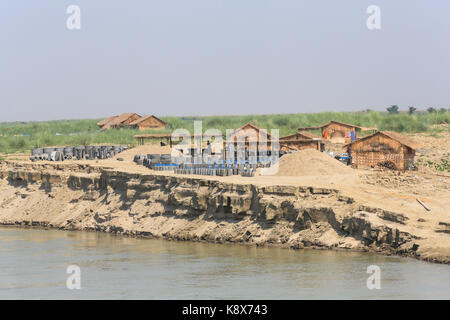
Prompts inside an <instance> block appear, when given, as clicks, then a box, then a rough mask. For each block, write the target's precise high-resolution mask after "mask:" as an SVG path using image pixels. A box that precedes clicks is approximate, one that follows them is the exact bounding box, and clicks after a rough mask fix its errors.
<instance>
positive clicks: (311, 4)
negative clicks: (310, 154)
mask: <svg viewBox="0 0 450 320" xmlns="http://www.w3.org/2000/svg"><path fill="white" fill-rule="evenodd" d="M71 4H76V5H78V6H79V7H80V8H81V30H72V31H71V30H68V29H67V27H66V20H67V18H68V17H69V15H68V14H66V9H67V7H68V6H69V5H71ZM372 4H375V5H378V6H379V7H380V8H381V30H369V29H368V28H367V26H366V20H367V17H368V16H369V15H368V14H367V13H366V9H367V7H368V6H369V5H372ZM0 40H1V44H0V72H1V73H0V74H1V76H0V86H1V87H0V110H1V117H0V122H2V121H14V120H50V119H69V118H99V117H103V116H107V115H111V114H119V113H123V112H137V113H140V114H155V115H159V116H164V115H213V114H218V115H220V114H251V113H297V112H317V111H345V110H362V109H366V108H372V109H378V110H384V109H385V107H386V106H388V105H391V104H398V105H399V106H400V107H401V108H406V107H407V106H408V105H414V106H416V107H418V108H423V107H429V106H433V107H450V1H448V0H434V1H427V0H420V1H414V0H395V1H393V0H371V1H365V0H353V1H351V0H342V1H336V0H328V1H320V0H319V1H313V0H309V1H303V0H142V1H138V0H130V1H125V0H121V1H115V0H70V1H64V0H39V1H30V0H2V1H1V2H0Z"/></svg>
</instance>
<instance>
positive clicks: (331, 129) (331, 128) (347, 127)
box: [297, 120, 376, 143]
mask: <svg viewBox="0 0 450 320" xmlns="http://www.w3.org/2000/svg"><path fill="white" fill-rule="evenodd" d="M372 129H376V128H370V130H372ZM297 130H298V131H299V132H301V131H306V130H321V133H322V137H323V138H324V139H326V140H329V141H331V142H333V143H349V142H351V138H350V137H351V134H353V136H354V139H356V138H357V137H356V133H357V131H364V130H369V128H363V127H360V126H356V125H353V124H348V123H344V122H339V121H334V120H332V121H330V122H328V123H325V124H323V125H321V126H315V127H303V128H298V129H297Z"/></svg>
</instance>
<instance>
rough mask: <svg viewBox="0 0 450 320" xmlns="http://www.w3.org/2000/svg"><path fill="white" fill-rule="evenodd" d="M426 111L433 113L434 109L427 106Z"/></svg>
mask: <svg viewBox="0 0 450 320" xmlns="http://www.w3.org/2000/svg"><path fill="white" fill-rule="evenodd" d="M427 111H428V112H429V113H433V112H436V109H435V108H433V107H429V108H428V109H427Z"/></svg>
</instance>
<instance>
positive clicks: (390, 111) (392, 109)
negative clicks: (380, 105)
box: [386, 104, 398, 114]
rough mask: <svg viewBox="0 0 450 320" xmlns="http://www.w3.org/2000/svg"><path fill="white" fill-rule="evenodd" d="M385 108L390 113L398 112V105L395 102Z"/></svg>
mask: <svg viewBox="0 0 450 320" xmlns="http://www.w3.org/2000/svg"><path fill="white" fill-rule="evenodd" d="M386 110H387V111H388V112H389V113H390V114H396V113H398V106H397V105H396V104H393V105H392V106H390V107H389V108H386Z"/></svg>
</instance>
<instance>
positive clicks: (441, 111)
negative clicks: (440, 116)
mask: <svg viewBox="0 0 450 320" xmlns="http://www.w3.org/2000/svg"><path fill="white" fill-rule="evenodd" d="M446 112H447V109H445V108H440V109H439V113H446Z"/></svg>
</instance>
